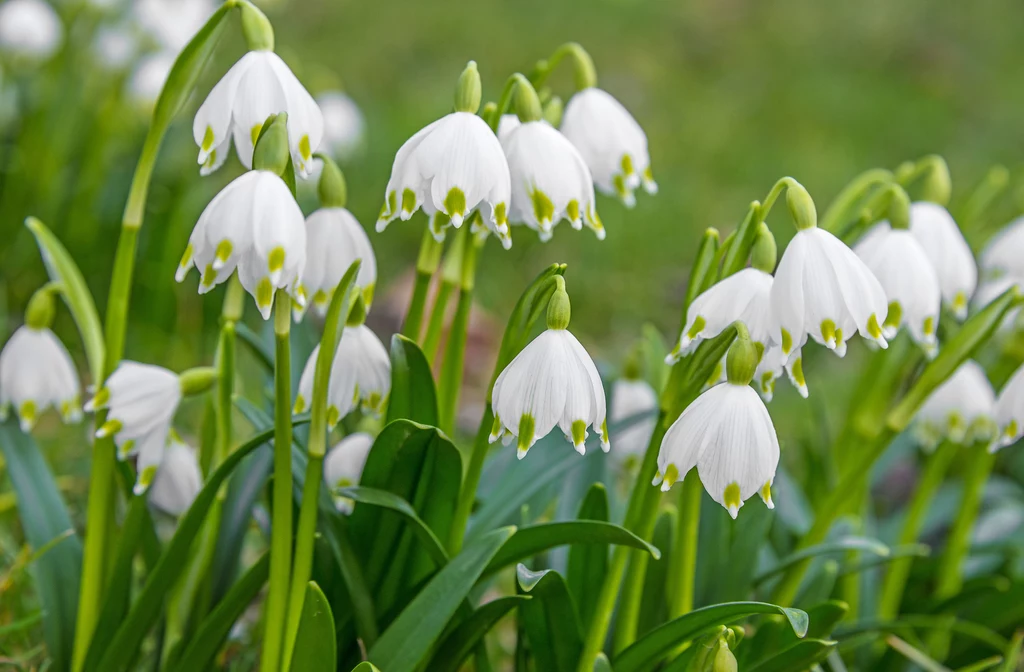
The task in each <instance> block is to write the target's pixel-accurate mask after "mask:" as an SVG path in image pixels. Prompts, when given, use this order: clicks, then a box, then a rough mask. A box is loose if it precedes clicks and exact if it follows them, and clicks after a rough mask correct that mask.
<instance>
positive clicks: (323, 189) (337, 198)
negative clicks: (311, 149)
mask: <svg viewBox="0 0 1024 672" xmlns="http://www.w3.org/2000/svg"><path fill="white" fill-rule="evenodd" d="M316 157H317V158H318V159H320V160H321V161H323V164H324V167H323V170H321V171H320V182H319V184H318V185H317V195H318V196H319V197H320V205H322V206H323V207H325V208H344V207H345V204H346V203H347V202H348V187H347V186H346V184H345V174H344V173H342V172H341V168H338V164H336V163H335V162H334V160H333V159H331V157H329V156H327V155H326V154H320V153H317V154H316Z"/></svg>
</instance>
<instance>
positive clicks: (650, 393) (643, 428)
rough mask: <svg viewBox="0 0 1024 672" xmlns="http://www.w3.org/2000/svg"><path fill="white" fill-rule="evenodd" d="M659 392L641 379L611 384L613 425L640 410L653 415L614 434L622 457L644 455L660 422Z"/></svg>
mask: <svg viewBox="0 0 1024 672" xmlns="http://www.w3.org/2000/svg"><path fill="white" fill-rule="evenodd" d="M657 410H658V395H657V393H656V392H655V391H654V388H653V387H651V386H650V384H649V383H648V382H647V381H645V380H642V379H636V378H619V379H618V380H616V381H615V382H614V383H612V399H611V405H610V407H609V409H608V417H609V419H610V420H611V422H612V424H613V425H614V424H615V423H617V422H621V421H623V420H628V419H629V418H632V417H634V416H637V415H639V414H641V413H650V414H651V417H650V418H645V419H643V420H639V421H637V422H634V423H633V424H631V425H630V426H628V427H626V428H625V429H623V430H621V431H619V432H616V434H615V452H616V453H617V454H618V455H619V456H620V457H622V458H625V459H629V458H630V456H632V458H634V459H641V458H643V455H644V452H645V451H646V450H647V442H648V441H650V440H651V435H652V434H653V433H654V426H655V424H657V422H658V418H657Z"/></svg>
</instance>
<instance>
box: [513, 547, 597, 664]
mask: <svg viewBox="0 0 1024 672" xmlns="http://www.w3.org/2000/svg"><path fill="white" fill-rule="evenodd" d="M516 580H517V582H518V583H519V587H520V588H521V589H522V590H523V591H525V592H527V593H529V594H530V595H531V596H532V597H533V600H531V601H530V602H529V603H527V604H524V605H523V606H522V607H521V609H522V615H523V619H522V620H523V625H524V627H525V629H526V638H527V641H528V642H529V644H530V650H531V651H532V652H533V655H534V658H535V659H536V660H537V669H540V670H553V671H556V672H572V671H573V670H575V669H576V664H577V663H578V662H579V658H580V655H581V654H582V652H583V630H582V628H581V627H580V622H579V618H578V617H577V614H576V605H575V604H574V603H573V600H572V596H571V595H570V594H569V588H568V586H566V585H565V579H563V578H562V575H561V574H559V573H558V572H556V571H554V570H552V569H545V570H542V571H539V572H533V571H530V570H529V569H527V568H526V566H525V565H517V566H516Z"/></svg>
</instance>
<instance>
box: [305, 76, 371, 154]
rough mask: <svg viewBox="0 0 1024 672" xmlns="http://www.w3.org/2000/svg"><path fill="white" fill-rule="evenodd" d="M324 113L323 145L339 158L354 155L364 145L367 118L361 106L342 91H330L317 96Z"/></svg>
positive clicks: (317, 101)
mask: <svg viewBox="0 0 1024 672" xmlns="http://www.w3.org/2000/svg"><path fill="white" fill-rule="evenodd" d="M316 104H317V105H318V106H319V107H320V111H321V112H322V113H323V115H324V138H323V143H322V145H321V146H322V147H326V148H328V150H329V151H330V152H331V155H332V156H334V157H335V158H337V159H339V160H344V159H348V158H350V157H352V156H353V155H354V154H355V153H356V152H357V151H358V150H359V149H360V148H361V146H362V144H363V138H364V136H365V134H366V120H365V118H364V117H363V113H362V112H361V111H360V110H359V106H358V105H356V103H355V101H354V100H352V99H351V98H349V97H348V96H347V95H345V94H344V93H342V92H341V91H328V92H327V93H321V94H320V95H318V96H317V97H316Z"/></svg>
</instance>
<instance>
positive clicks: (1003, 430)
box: [989, 366, 1024, 451]
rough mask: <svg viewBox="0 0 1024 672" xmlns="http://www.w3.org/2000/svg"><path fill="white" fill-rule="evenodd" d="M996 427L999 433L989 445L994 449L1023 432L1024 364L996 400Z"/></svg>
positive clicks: (1013, 440) (1016, 437) (1014, 439)
mask: <svg viewBox="0 0 1024 672" xmlns="http://www.w3.org/2000/svg"><path fill="white" fill-rule="evenodd" d="M995 420H996V427H997V428H998V430H999V434H998V436H997V437H996V439H995V441H993V442H992V444H991V445H990V446H989V450H991V451H996V450H998V449H999V448H1002V447H1004V446H1008V445H1010V444H1011V443H1013V442H1015V441H1016V440H1017V439H1019V438H1020V437H1021V434H1024V366H1021V367H1020V368H1019V369H1017V371H1016V372H1015V373H1014V374H1013V375H1012V376H1011V377H1010V380H1009V381H1007V383H1006V385H1004V386H1003V389H1002V391H1001V392H1000V393H999V399H998V401H996V418H995Z"/></svg>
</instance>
